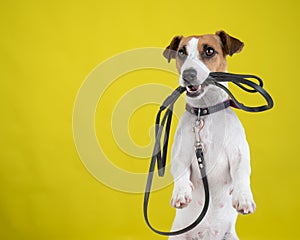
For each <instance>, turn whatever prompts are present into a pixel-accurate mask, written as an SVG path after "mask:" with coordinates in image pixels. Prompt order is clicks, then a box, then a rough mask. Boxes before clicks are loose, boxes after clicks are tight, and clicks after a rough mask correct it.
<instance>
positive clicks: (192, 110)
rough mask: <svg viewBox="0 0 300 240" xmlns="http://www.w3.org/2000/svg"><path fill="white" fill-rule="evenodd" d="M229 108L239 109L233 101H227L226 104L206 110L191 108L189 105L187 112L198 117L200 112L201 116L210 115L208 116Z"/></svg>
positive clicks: (186, 106)
mask: <svg viewBox="0 0 300 240" xmlns="http://www.w3.org/2000/svg"><path fill="white" fill-rule="evenodd" d="M228 107H234V108H238V107H237V106H236V104H235V103H234V102H233V101H232V100H231V99H227V100H226V101H224V102H221V103H218V104H216V105H214V106H210V107H205V108H196V107H193V106H191V105H189V104H188V103H187V104H186V105H185V110H187V111H188V112H189V113H191V114H194V115H196V116H198V115H199V111H200V116H205V115H208V114H212V113H215V112H218V111H221V110H223V109H225V108H228Z"/></svg>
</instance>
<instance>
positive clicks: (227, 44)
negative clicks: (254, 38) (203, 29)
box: [216, 31, 244, 56]
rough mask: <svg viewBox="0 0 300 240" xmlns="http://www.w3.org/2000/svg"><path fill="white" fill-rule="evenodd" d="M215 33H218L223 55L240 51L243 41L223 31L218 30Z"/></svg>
mask: <svg viewBox="0 0 300 240" xmlns="http://www.w3.org/2000/svg"><path fill="white" fill-rule="evenodd" d="M216 35H218V36H219V37H220V39H221V42H222V45H223V46H222V47H223V51H224V54H225V55H229V56H232V55H233V54H234V53H239V52H240V51H242V49H243V47H244V43H243V42H241V41H240V40H238V39H236V38H234V37H231V36H230V35H229V34H227V33H226V32H224V31H218V32H216Z"/></svg>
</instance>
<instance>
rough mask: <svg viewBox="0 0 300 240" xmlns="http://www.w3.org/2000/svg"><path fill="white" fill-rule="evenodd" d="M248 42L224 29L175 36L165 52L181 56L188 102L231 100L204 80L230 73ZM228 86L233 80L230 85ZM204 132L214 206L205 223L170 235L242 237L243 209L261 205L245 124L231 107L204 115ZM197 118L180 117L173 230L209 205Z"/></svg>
mask: <svg viewBox="0 0 300 240" xmlns="http://www.w3.org/2000/svg"><path fill="white" fill-rule="evenodd" d="M243 47H244V43H243V42H241V41H240V40H238V39H237V38H234V37H232V36H230V35H229V34H227V33H226V32H225V31H218V32H216V33H215V34H206V35H200V36H189V37H183V36H175V37H174V38H173V39H172V41H171V43H170V45H169V46H168V47H167V48H166V49H165V50H164V52H163V55H164V57H165V58H167V60H168V62H170V61H171V60H172V59H175V60H176V68H177V70H178V72H179V74H180V77H179V83H180V85H181V86H184V87H186V89H187V91H186V103H187V105H189V106H191V107H192V108H202V107H210V106H214V105H216V104H218V103H222V102H224V101H226V100H227V99H228V96H227V94H226V93H225V92H224V91H223V90H222V89H220V88H218V87H216V86H214V85H206V84H204V83H203V82H204V80H205V79H206V78H207V77H208V75H209V73H210V72H227V61H226V57H227V56H228V55H229V56H232V55H233V54H236V53H239V52H240V51H241V50H242V49H243ZM224 85H225V86H227V84H225V83H224ZM202 119H203V120H204V126H203V128H202V129H201V131H200V137H201V141H202V143H203V146H204V159H205V166H206V172H207V179H208V183H209V191H210V205H209V209H208V212H207V214H206V216H205V217H204V219H203V220H202V222H201V223H200V224H199V225H197V226H196V227H195V228H194V229H192V230H190V231H188V232H187V233H183V234H180V235H177V236H171V237H169V239H172V240H175V239H178V240H183V239H188V240H200V239H201V240H225V239H226V240H236V239H238V236H237V234H236V231H235V223H236V220H237V216H238V213H241V214H250V213H253V212H254V211H255V209H256V205H255V202H254V200H253V195H252V191H251V187H250V172H251V167H250V152H249V146H248V143H247V140H246V136H245V132H244V128H243V126H242V124H241V122H240V121H239V119H238V118H237V116H236V114H235V113H234V111H233V110H232V109H231V108H226V109H222V110H221V111H218V112H216V113H213V114H209V115H206V116H203V117H202ZM196 120H197V116H196V115H195V114H192V113H190V112H188V111H185V112H184V113H183V115H182V116H181V118H180V121H179V124H178V127H177V129H176V132H175V136H174V143H173V146H172V151H171V173H172V175H173V178H174V189H173V194H172V199H171V206H172V207H174V208H176V216H175V219H174V222H173V225H172V230H173V231H175V230H178V229H182V228H184V227H186V226H187V225H189V224H191V223H192V222H194V220H195V219H196V218H197V217H198V215H199V213H200V212H201V209H202V208H203V205H204V200H205V199H204V190H203V183H202V178H201V175H200V171H199V166H198V164H197V159H196V156H195V149H194V144H195V134H194V132H193V130H192V128H193V125H194V124H195V121H196Z"/></svg>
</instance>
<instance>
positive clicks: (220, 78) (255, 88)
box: [204, 72, 274, 112]
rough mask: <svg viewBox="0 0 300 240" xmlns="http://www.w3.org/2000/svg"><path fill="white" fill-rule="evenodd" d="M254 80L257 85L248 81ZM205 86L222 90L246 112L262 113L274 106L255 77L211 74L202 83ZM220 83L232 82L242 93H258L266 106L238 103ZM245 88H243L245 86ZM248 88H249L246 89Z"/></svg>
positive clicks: (221, 73) (259, 79)
mask: <svg viewBox="0 0 300 240" xmlns="http://www.w3.org/2000/svg"><path fill="white" fill-rule="evenodd" d="M251 78H252V79H255V80H257V81H258V84H257V83H255V82H252V81H250V80H248V79H251ZM204 82H205V83H206V84H212V85H215V86H217V87H219V88H221V89H222V90H224V91H225V92H226V93H227V94H228V95H229V96H230V98H231V99H232V101H233V102H234V103H235V104H236V106H237V107H238V108H240V109H242V110H244V111H246V112H262V111H266V110H268V109H271V108H272V107H273V106H274V102H273V99H272V97H271V96H270V94H269V93H268V92H267V91H266V90H265V89H264V88H263V80H262V79H261V78H259V77H258V76H255V75H246V74H233V73H224V72H211V73H210V74H209V76H208V78H207V79H206V80H205V81H204ZM222 82H232V83H233V84H235V85H237V86H238V87H240V88H241V89H243V90H244V91H247V92H249V93H256V92H258V93H259V94H260V95H261V96H262V97H263V98H264V99H265V100H266V102H267V104H266V105H261V106H256V107H250V106H246V105H244V104H243V103H241V102H239V101H238V100H237V99H236V98H235V97H234V96H233V94H232V93H231V92H230V91H229V89H228V88H226V87H225V86H224V85H222V84H220V83H222ZM244 85H245V86H247V87H245V86H244ZM248 87H249V88H248Z"/></svg>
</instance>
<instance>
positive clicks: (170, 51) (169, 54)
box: [163, 36, 182, 62]
mask: <svg viewBox="0 0 300 240" xmlns="http://www.w3.org/2000/svg"><path fill="white" fill-rule="evenodd" d="M181 39H182V36H175V37H174V38H173V39H172V41H171V43H170V45H169V46H167V47H166V49H165V51H164V53H163V55H164V57H165V58H166V59H168V62H170V61H171V59H172V58H175V57H176V51H177V49H178V46H179V43H180V41H181Z"/></svg>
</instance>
